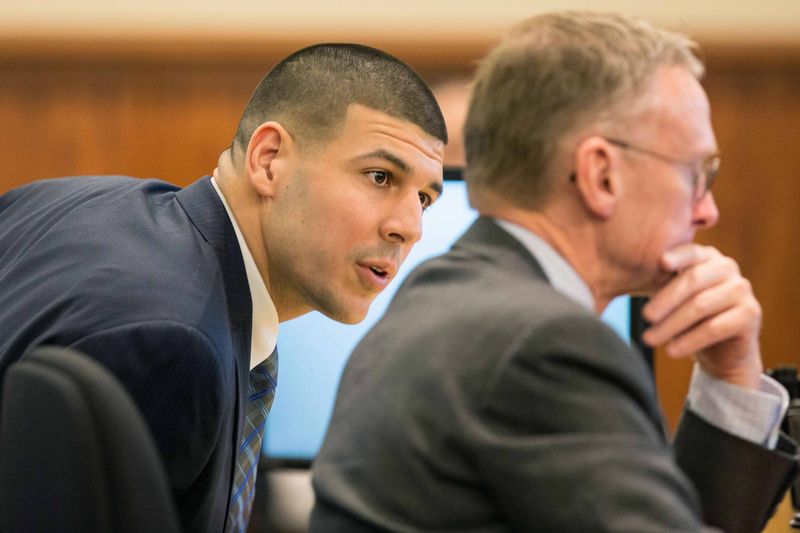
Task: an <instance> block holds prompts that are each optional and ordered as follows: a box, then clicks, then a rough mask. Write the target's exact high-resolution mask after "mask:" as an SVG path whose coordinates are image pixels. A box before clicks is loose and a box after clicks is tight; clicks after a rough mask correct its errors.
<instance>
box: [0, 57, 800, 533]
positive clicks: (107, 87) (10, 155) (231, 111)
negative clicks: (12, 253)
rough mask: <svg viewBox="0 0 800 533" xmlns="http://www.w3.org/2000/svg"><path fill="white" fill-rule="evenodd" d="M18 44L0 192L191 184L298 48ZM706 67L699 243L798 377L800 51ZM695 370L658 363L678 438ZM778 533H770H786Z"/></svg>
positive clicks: (720, 60) (3, 126)
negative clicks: (719, 255)
mask: <svg viewBox="0 0 800 533" xmlns="http://www.w3.org/2000/svg"><path fill="white" fill-rule="evenodd" d="M22 44H23V45H22V46H21V48H20V49H21V50H22V52H20V53H19V54H15V53H14V51H13V50H12V49H9V47H8V43H6V44H5V45H4V47H2V48H0V156H2V164H1V165H0V193H2V192H4V191H6V190H8V189H10V188H12V187H14V186H17V185H20V184H22V183H25V182H28V181H32V180H34V179H40V178H47V177H55V176H63V175H76V174H109V173H121V174H128V175H134V176H140V177H159V178H163V179H166V180H167V181H171V182H174V183H178V184H182V185H185V184H188V183H190V182H192V181H194V180H195V179H197V178H198V177H199V176H201V175H204V174H207V173H209V172H211V171H212V170H213V168H214V166H215V164H216V159H217V156H218V154H219V153H220V152H221V151H222V150H224V149H225V148H226V147H227V146H228V144H229V143H230V140H231V138H232V136H233V133H234V130H235V127H236V123H237V122H238V119H239V116H240V114H241V111H242V109H243V107H244V105H245V103H246V102H247V99H248V98H249V95H250V93H251V91H252V89H253V88H254V87H255V85H256V83H257V82H258V81H259V79H260V78H261V76H262V75H263V74H264V73H265V72H266V71H267V70H268V68H269V67H270V66H271V65H272V64H273V63H274V62H275V61H276V60H277V59H278V58H279V57H282V56H283V55H285V54H286V53H288V52H289V51H290V50H292V49H295V48H296V46H288V45H286V44H285V43H284V44H283V45H280V46H275V47H273V48H272V53H270V52H265V49H269V47H265V46H263V44H262V45H260V46H254V47H251V48H252V52H251V53H250V54H249V55H248V53H247V50H249V49H250V48H248V47H246V46H240V45H237V46H235V47H234V48H232V49H228V50H227V51H225V52H222V53H221V52H220V51H219V50H214V49H213V47H211V46H204V47H200V48H191V49H186V48H185V45H184V48H179V49H169V48H167V49H165V50H164V51H163V54H161V53H159V52H158V51H154V50H151V49H147V50H146V52H145V53H143V54H141V55H137V54H136V53H135V50H134V52H131V51H130V50H129V51H128V53H125V54H118V55H113V54H109V53H105V52H104V51H103V50H95V51H90V50H88V49H87V48H86V47H81V46H78V47H77V48H75V50H73V52H67V53H64V52H63V50H61V51H59V52H54V53H53V54H49V53H48V51H47V50H42V49H38V48H36V49H35V50H34V48H35V47H32V46H31V43H22ZM375 44H378V45H381V43H375ZM93 46H101V45H98V44H97V43H95V44H94V45H93ZM487 46H488V43H486V42H482V43H475V42H454V43H449V44H444V45H441V44H440V45H438V46H435V47H432V46H427V45H421V44H420V43H415V44H409V45H408V46H407V47H404V46H403V43H392V44H391V45H389V46H383V47H384V48H385V49H387V50H389V51H390V52H392V53H395V54H397V55H398V56H399V57H401V58H403V59H406V60H407V61H409V62H410V63H411V64H412V65H414V66H416V67H417V68H418V69H419V70H420V71H421V73H422V74H423V75H424V76H426V77H428V78H429V79H431V78H434V77H440V76H441V74H442V73H446V72H463V71H465V70H469V69H470V68H471V66H472V64H473V61H474V59H476V58H478V57H480V56H481V55H482V54H483V52H484V51H485V49H486V48H487ZM32 50H33V51H32ZM431 50H433V52H432V53H431V52H430V51H431ZM278 52H279V53H278ZM707 64H708V72H709V74H708V77H707V79H706V81H705V86H706V88H707V91H708V94H709V97H710V100H711V103H712V108H713V115H714V124H715V128H716V131H717V136H718V139H719V145H720V147H721V150H722V153H723V166H722V172H721V174H720V177H719V180H718V183H717V185H716V188H715V191H714V194H715V198H716V199H717V202H718V204H719V207H720V210H721V213H722V217H721V219H720V222H719V224H718V225H717V227H715V228H713V229H712V230H709V231H706V232H703V233H701V234H699V236H698V237H699V240H700V241H701V242H705V243H709V244H713V245H715V246H717V247H719V248H720V249H721V250H722V251H723V252H724V253H726V254H728V255H731V256H732V257H734V258H736V259H737V260H738V261H739V262H740V265H741V268H742V270H743V272H744V274H745V275H746V276H747V277H748V278H749V279H750V280H751V281H752V282H753V286H754V289H755V292H756V295H757V296H758V298H759V300H760V301H761V303H762V306H763V308H764V328H763V335H762V346H763V354H764V360H765V363H766V365H767V366H768V367H772V366H774V365H776V364H779V363H792V364H795V365H798V366H800V355H799V351H798V348H797V347H796V344H797V337H798V328H797V324H800V284H798V283H797V282H796V281H795V278H796V277H797V276H798V274H797V272H796V270H797V268H798V267H797V265H799V264H800V246H799V245H798V244H797V242H796V241H797V236H798V235H800V146H799V145H798V141H800V135H798V133H797V130H798V124H800V50H798V49H794V48H793V49H779V48H775V49H760V50H744V49H741V48H726V47H724V46H717V47H716V48H714V49H713V50H710V51H708V52H707ZM689 369H690V362H689V361H671V360H668V359H667V358H666V357H665V356H663V355H661V354H659V355H658V356H657V361H656V377H657V383H658V387H659V390H660V393H661V396H662V402H663V406H664V410H665V414H666V417H667V420H668V423H669V425H670V426H671V427H674V424H675V422H676V420H677V418H678V415H679V413H680V410H681V407H682V403H683V399H684V397H685V392H686V388H687V384H688V375H689ZM787 515H788V511H786V513H785V515H784V516H787ZM776 520H777V519H776ZM781 520H783V519H781ZM776 527H777V529H771V530H772V531H781V530H782V526H776Z"/></svg>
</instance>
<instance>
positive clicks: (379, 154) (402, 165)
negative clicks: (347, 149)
mask: <svg viewBox="0 0 800 533" xmlns="http://www.w3.org/2000/svg"><path fill="white" fill-rule="evenodd" d="M372 158H379V159H385V160H387V161H389V162H390V163H392V164H393V165H394V166H396V167H397V168H399V169H400V170H402V171H403V172H408V171H409V170H410V167H409V166H408V164H407V163H406V162H405V161H403V160H402V159H400V158H399V157H397V156H396V155H394V154H393V153H392V152H389V151H387V150H375V151H373V152H370V153H368V154H364V155H360V156H358V157H356V158H355V159H356V160H358V159H372Z"/></svg>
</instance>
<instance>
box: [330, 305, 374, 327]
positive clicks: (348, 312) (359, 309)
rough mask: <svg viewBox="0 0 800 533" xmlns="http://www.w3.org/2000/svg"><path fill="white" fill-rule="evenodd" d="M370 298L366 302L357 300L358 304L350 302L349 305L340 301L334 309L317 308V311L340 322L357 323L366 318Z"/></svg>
mask: <svg viewBox="0 0 800 533" xmlns="http://www.w3.org/2000/svg"><path fill="white" fill-rule="evenodd" d="M372 300H373V299H370V300H369V301H368V302H366V303H361V302H359V303H358V304H351V305H349V306H348V305H347V304H346V303H344V302H340V303H339V305H337V306H336V308H335V309H331V308H327V309H318V311H319V312H320V313H322V314H323V315H325V316H327V317H328V318H330V319H331V320H335V321H336V322H341V323H342V324H350V325H352V324H358V323H359V322H361V321H363V320H364V319H365V318H366V316H367V313H368V312H369V307H370V304H372Z"/></svg>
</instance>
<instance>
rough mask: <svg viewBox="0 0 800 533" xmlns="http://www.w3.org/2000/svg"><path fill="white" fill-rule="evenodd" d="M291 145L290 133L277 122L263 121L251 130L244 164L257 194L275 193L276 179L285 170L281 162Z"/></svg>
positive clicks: (268, 195)
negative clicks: (251, 133)
mask: <svg viewBox="0 0 800 533" xmlns="http://www.w3.org/2000/svg"><path fill="white" fill-rule="evenodd" d="M291 146H292V138H291V135H289V132H287V131H286V129H285V128H284V127H283V126H281V125H280V124H279V123H278V122H274V121H269V122H265V123H263V124H261V125H260V126H259V127H258V128H256V130H255V131H254V132H253V135H252V136H251V137H250V143H249V144H248V145H247V154H246V155H245V161H244V164H245V170H246V172H247V177H248V179H249V180H250V185H251V186H252V187H253V189H254V190H255V191H256V192H257V193H258V194H259V195H261V196H264V197H272V196H273V195H274V194H275V191H276V181H277V179H278V178H280V176H281V175H282V174H283V172H284V171H285V165H283V164H282V163H283V160H284V159H285V158H286V156H287V155H288V152H289V151H290V148H291Z"/></svg>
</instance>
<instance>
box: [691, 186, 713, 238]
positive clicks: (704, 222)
mask: <svg viewBox="0 0 800 533" xmlns="http://www.w3.org/2000/svg"><path fill="white" fill-rule="evenodd" d="M718 220H719V209H718V208H717V203H716V201H714V194H713V193H712V192H711V191H708V192H706V193H705V194H704V195H703V197H702V198H700V200H699V201H698V202H697V203H696V204H695V205H694V212H693V220H692V222H693V224H694V225H695V226H697V227H698V228H700V229H708V228H710V227H712V226H714V225H715V224H716V223H717V221H718Z"/></svg>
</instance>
